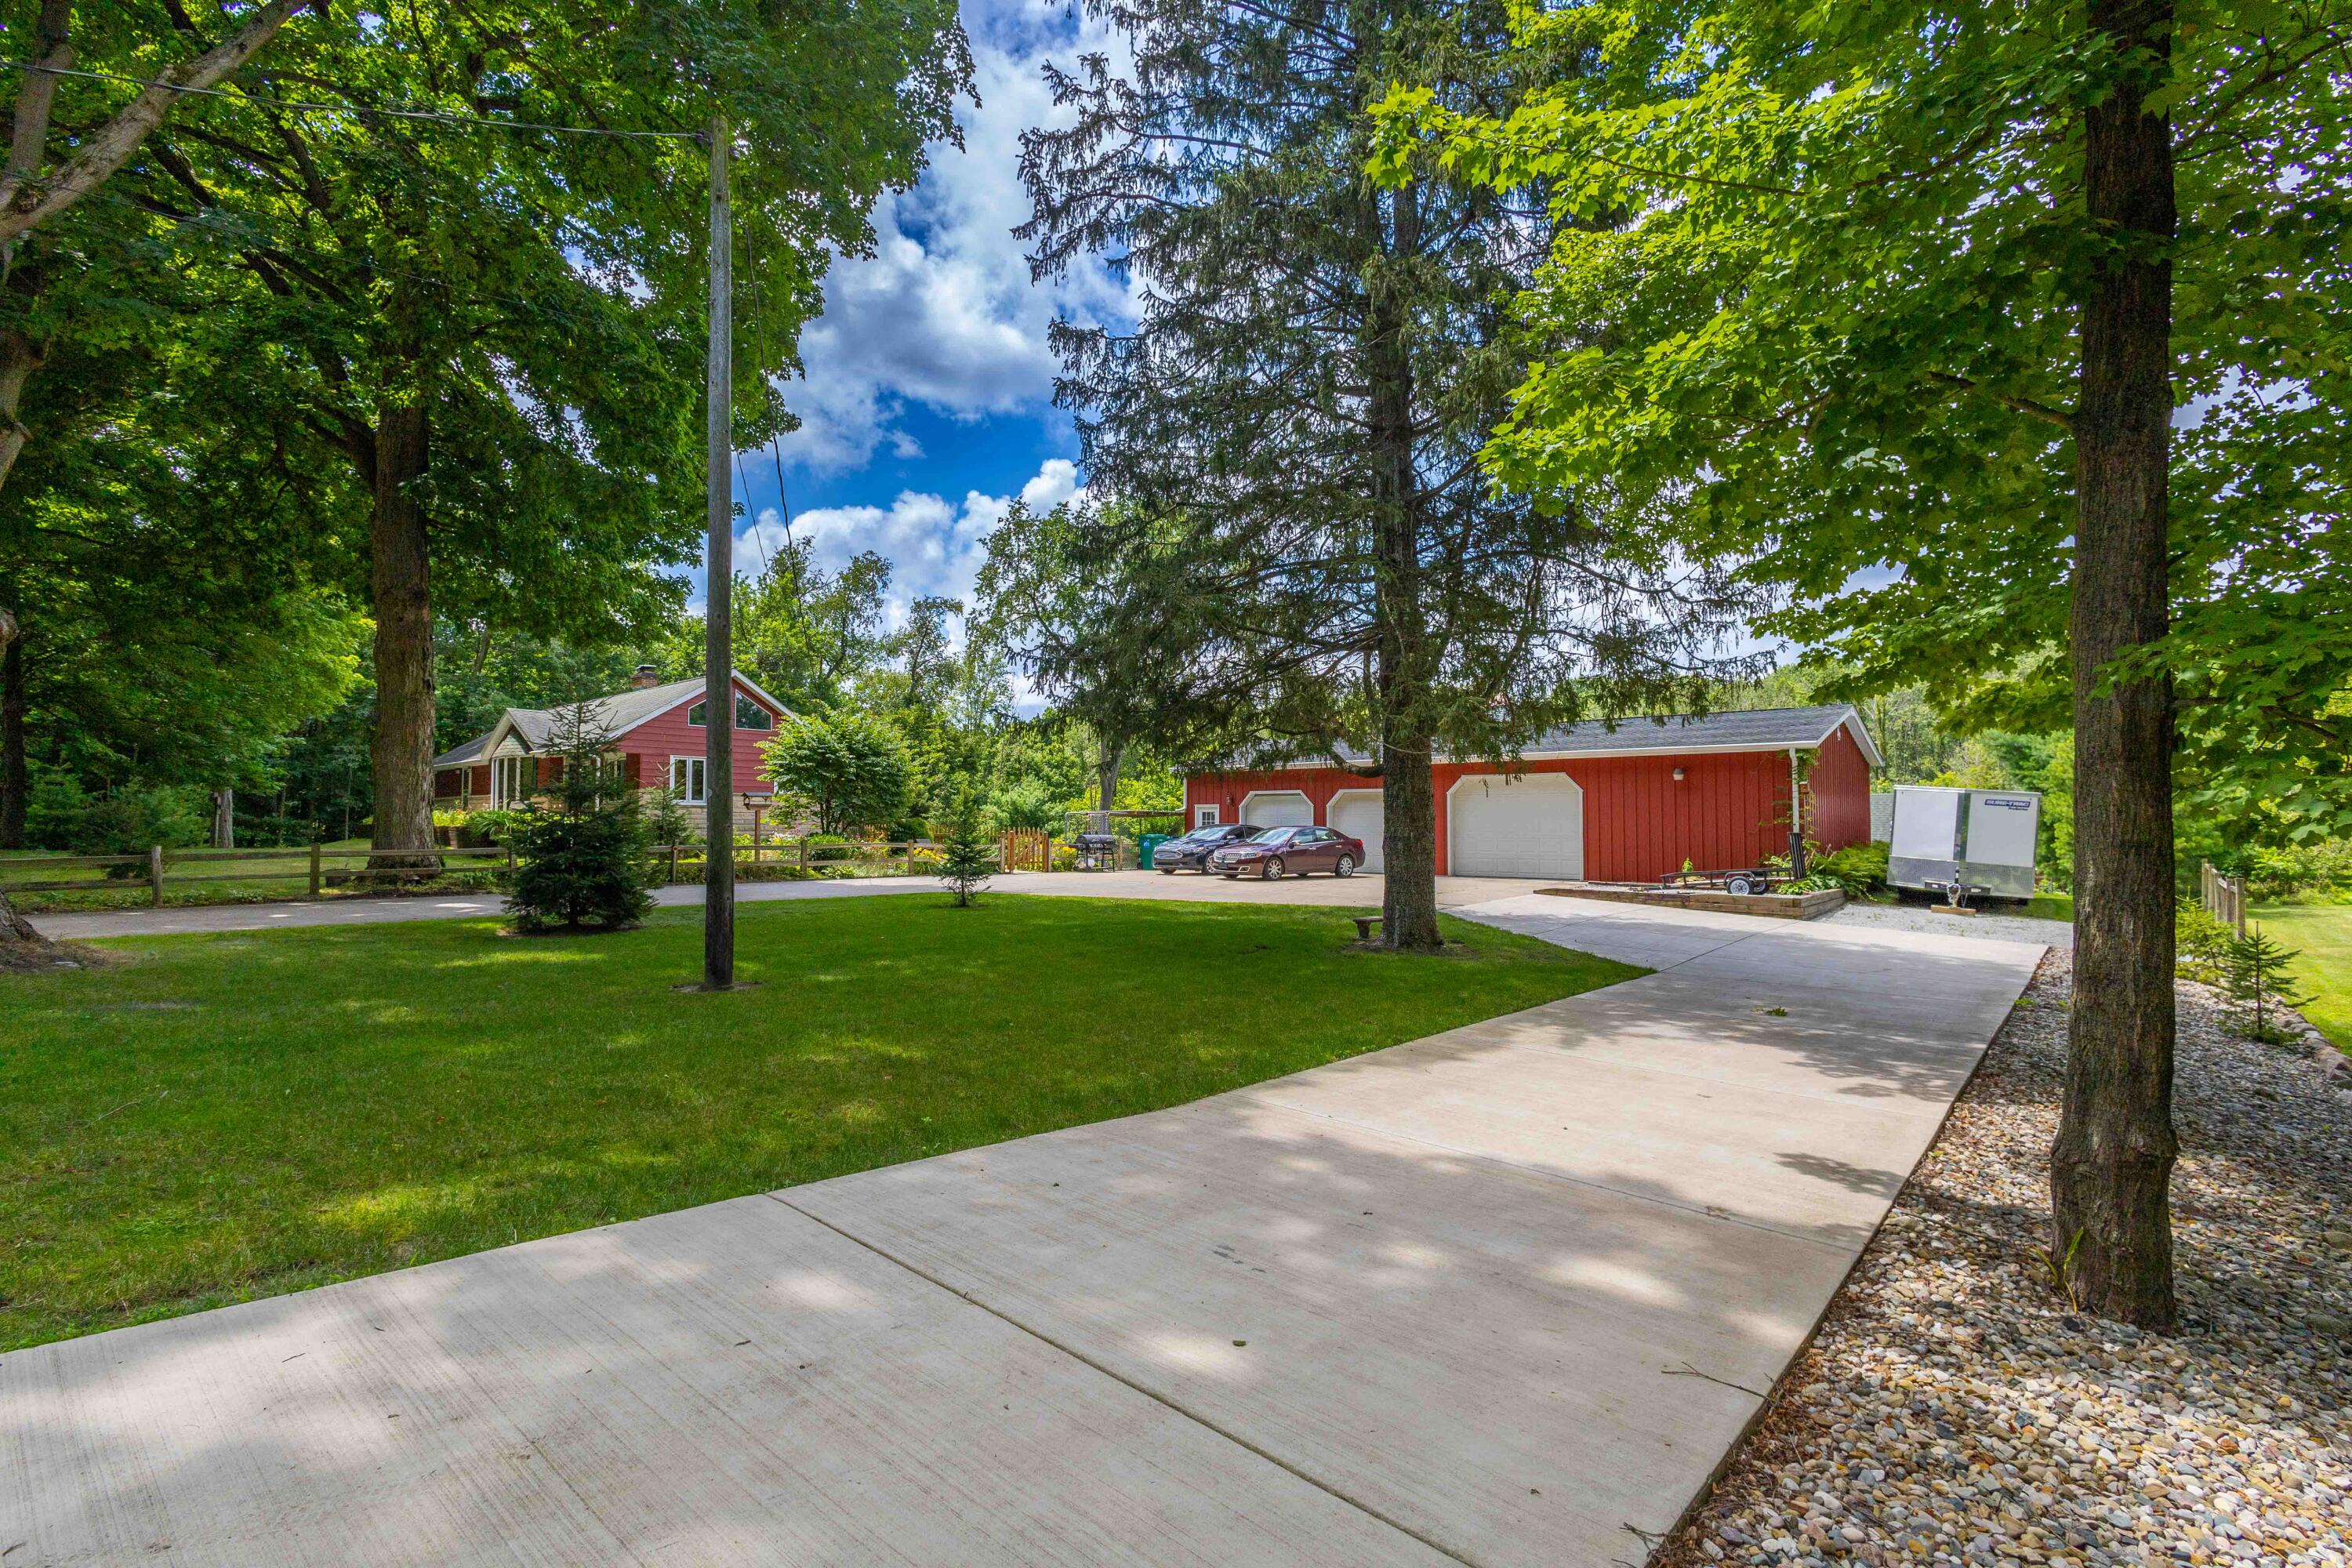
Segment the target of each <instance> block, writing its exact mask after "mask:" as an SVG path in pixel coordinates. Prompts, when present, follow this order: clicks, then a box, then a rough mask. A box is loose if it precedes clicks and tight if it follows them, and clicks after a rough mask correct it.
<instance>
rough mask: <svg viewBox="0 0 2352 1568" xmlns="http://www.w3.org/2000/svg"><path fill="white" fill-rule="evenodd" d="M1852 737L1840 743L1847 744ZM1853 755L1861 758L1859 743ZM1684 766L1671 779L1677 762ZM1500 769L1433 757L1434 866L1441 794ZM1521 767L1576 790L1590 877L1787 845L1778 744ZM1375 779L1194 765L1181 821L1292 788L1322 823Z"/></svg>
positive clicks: (1732, 861)
mask: <svg viewBox="0 0 2352 1568" xmlns="http://www.w3.org/2000/svg"><path fill="white" fill-rule="evenodd" d="M1851 743H1852V742H1848V744H1849V745H1851ZM1854 754H1855V757H1856V759H1857V760H1859V759H1860V756H1861V753H1860V752H1859V751H1858V750H1857V751H1856V752H1855V753H1854ZM1678 767H1679V768H1681V769H1682V770H1683V776H1682V777H1681V778H1680V779H1676V778H1675V776H1674V774H1675V769H1676V768H1678ZM1499 771H1501V770H1499V769H1496V768H1495V767H1494V766H1492V765H1490V764H1488V763H1439V764H1438V765H1437V767H1436V770H1435V772H1436V775H1437V780H1436V782H1437V795H1438V811H1437V868H1438V870H1439V872H1440V873H1441V874H1443V873H1446V872H1448V871H1449V870H1450V868H1451V865H1452V859H1451V849H1452V847H1451V845H1450V844H1449V843H1448V842H1447V826H1448V825H1447V822H1446V816H1447V813H1446V795H1447V792H1448V791H1450V790H1451V789H1452V788H1453V787H1454V782H1455V781H1456V780H1458V779H1460V778H1462V777H1463V776H1464V775H1465V774H1468V773H1497V772H1499ZM1527 771H1528V772H1529V773H1567V774H1568V775H1570V777H1571V778H1573V779H1575V780H1576V782H1577V784H1579V785H1580V787H1581V788H1582V789H1583V791H1584V874H1585V876H1586V877H1588V878H1590V879H1593V880H1595V881H1610V882H1618V881H1647V880H1650V879H1654V878H1657V877H1662V876H1664V875H1665V874H1666V873H1667V872H1669V871H1676V870H1680V869H1681V868H1682V864H1683V862H1684V861H1685V859H1687V860H1689V861H1690V862H1691V863H1692V865H1694V866H1695V867H1696V868H1699V869H1701V870H1720V869H1723V868H1729V867H1735V866H1753V865H1756V864H1758V863H1759V862H1760V861H1761V860H1762V859H1763V858H1764V857H1765V856H1767V855H1771V854H1783V853H1786V852H1787V849H1788V845H1789V826H1788V823H1789V754H1788V753H1787V752H1696V753H1688V754H1685V755H1682V756H1664V757H1580V758H1577V759H1574V760H1570V761H1550V762H1532V763H1528V764H1527ZM1371 782H1373V781H1370V780H1366V779H1362V778H1360V777H1358V776H1357V775H1355V774H1353V773H1347V772H1344V771H1342V770H1340V769H1338V768H1294V769H1279V770H1275V771H1271V772H1264V773H1259V772H1251V773H1195V774H1192V776H1191V777H1189V778H1187V779H1186V780H1185V781H1184V819H1185V821H1186V823H1187V824H1190V823H1191V822H1192V821H1193V820H1194V818H1195V816H1196V814H1197V808H1198V807H1200V806H1202V805H1213V806H1215V807H1216V808H1217V819H1218V820H1219V821H1221V822H1234V821H1238V820H1239V819H1240V809H1241V802H1242V799H1243V797H1244V796H1245V795H1248V794H1250V792H1251V791H1253V790H1265V789H1295V790H1297V791H1299V792H1301V793H1302V794H1304V795H1306V796H1307V799H1308V800H1309V801H1311V802H1313V803H1314V806H1315V820H1316V821H1318V822H1325V821H1327V820H1328V817H1327V815H1326V814H1327V813H1328V810H1329V807H1330V802H1331V796H1332V795H1334V794H1335V793H1337V792H1338V791H1339V790H1343V789H1362V788H1364V787H1366V785H1367V784H1370V783H1371ZM1862 800H1863V805H1862V810H1863V834H1864V837H1868V836H1869V812H1870V800H1869V774H1868V770H1867V769H1864V774H1863V793H1862Z"/></svg>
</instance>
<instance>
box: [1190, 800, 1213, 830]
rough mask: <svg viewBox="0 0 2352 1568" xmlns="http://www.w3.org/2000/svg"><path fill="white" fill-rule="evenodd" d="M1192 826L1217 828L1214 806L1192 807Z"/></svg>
mask: <svg viewBox="0 0 2352 1568" xmlns="http://www.w3.org/2000/svg"><path fill="white" fill-rule="evenodd" d="M1192 826H1194V827H1214V826H1217V808H1216V807H1215V806H1213V805H1196V806H1194V807H1193V808H1192Z"/></svg>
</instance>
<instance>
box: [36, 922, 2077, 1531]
mask: <svg viewBox="0 0 2352 1568" xmlns="http://www.w3.org/2000/svg"><path fill="white" fill-rule="evenodd" d="M1039 880H1041V881H1044V880H1049V879H1039ZM1050 880H1054V881H1064V880H1073V881H1074V880H1080V879H1059V878H1056V879H1050ZM1490 886H1491V885H1490ZM1366 891H1370V889H1366ZM1571 905H1574V907H1566V906H1571ZM1467 912H1469V913H1471V914H1472V915H1473V917H1474V918H1476V919H1480V920H1486V921H1493V922H1494V923H1496V924H1498V925H1504V926H1508V927H1511V928H1513V929H1517V930H1522V931H1532V932H1534V933H1536V934H1538V935H1543V936H1547V937H1550V938H1553V939H1555V940H1568V941H1570V942H1572V943H1573V945H1576V946H1579V947H1583V948H1587V949H1589V950H1592V951H1599V952H1610V953H1612V954H1615V955H1618V956H1623V957H1627V958H1633V959H1636V960H1638V961H1640V962H1643V963H1652V964H1656V965H1659V966H1660V968H1659V970H1658V973H1654V974H1651V975H1648V976H1645V977H1643V978H1642V979H1639V980H1635V981H1632V982H1628V983H1626V984H1621V985H1616V986H1612V987H1610V988H1608V989H1606V990H1603V991H1598V992H1593V993H1590V994H1585V995H1582V996H1578V997H1572V998H1569V999H1566V1000H1564V1001H1560V1002H1556V1003H1552V1004H1549V1005H1544V1006H1541V1007H1537V1008H1534V1009H1531V1010H1529V1011H1528V1012H1524V1013H1519V1014H1515V1015H1511V1016H1507V1017H1503V1018H1497V1019H1492V1020H1489V1021H1487V1022H1486V1023H1482V1024H1476V1025H1473V1026H1468V1027H1465V1028H1462V1029H1457V1030H1454V1031H1453V1032H1451V1033H1448V1034H1444V1035H1439V1036H1434V1037H1430V1038H1427V1039H1423V1040H1419V1041H1415V1042H1412V1043H1411V1044H1408V1045H1403V1046H1399V1047H1393V1048H1391V1049H1389V1050H1384V1051H1380V1052H1376V1053H1373V1054H1371V1055H1369V1056H1365V1057H1360V1058H1353V1059H1350V1060H1349V1061H1345V1062H1339V1063H1335V1064H1333V1065H1331V1066H1328V1067H1324V1068H1316V1069H1314V1070H1312V1071H1309V1072H1304V1073H1300V1074H1297V1075H1295V1076H1293V1077H1290V1078H1286V1079H1277V1080H1275V1081H1273V1082H1270V1083H1265V1084H1261V1085H1258V1086H1255V1087H1254V1088H1251V1089H1243V1090H1239V1091H1236V1092H1234V1093H1231V1094H1226V1095H1222V1096H1218V1097H1216V1098H1213V1099H1211V1100H1201V1101H1197V1102H1195V1103H1193V1104H1191V1105H1187V1106H1182V1107H1179V1108H1177V1109H1174V1110H1165V1111H1160V1112H1155V1113H1152V1114H1150V1115H1145V1116H1139V1117H1133V1118H1129V1119H1126V1120H1123V1121H1111V1122H1105V1123H1099V1124H1097V1125H1094V1126H1089V1127H1082V1128H1075V1129H1071V1130H1068V1131H1062V1132H1055V1133H1049V1134H1045V1135H1043V1136H1040V1137H1035V1138H1029V1139H1023V1140H1020V1141H1017V1142H1010V1143H1003V1144H998V1145H994V1146H992V1147H989V1148H984V1149H975V1150H971V1151H967V1152H963V1153H961V1154H954V1155H949V1156H945V1157H942V1158H940V1159H935V1160H928V1161H923V1162H919V1163H913V1164H908V1165H900V1166H895V1167H891V1168H888V1169H885V1170H880V1171H873V1172H867V1173H862V1174H858V1175H853V1176H845V1177H841V1178H838V1179H835V1180H834V1181H830V1182H823V1183H817V1184H811V1185H807V1186H803V1187H797V1188H792V1189H788V1190H786V1191H783V1192H781V1193H777V1194H770V1195H768V1196H765V1197H752V1198H744V1199H739V1200H736V1201H733V1202H730V1203H723V1204H717V1205H709V1206H708V1207H704V1208H699V1209H693V1210H688V1211H685V1212H683V1213H679V1214H673V1215H662V1216H659V1217H656V1218H652V1219H646V1220H639V1221H635V1222H634V1223H630V1224H625V1225H618V1226H606V1227H604V1228H602V1229H598V1230H593V1231H586V1232H581V1233H578V1234H575V1235H572V1236H565V1237H552V1238H550V1239H547V1240H544V1241H537V1242H531V1243H527V1244H525V1245H523V1246H520V1247H508V1248H503V1249H501V1250H499V1251H496V1252H488V1253H483V1254H478V1255H477V1256H474V1257H471V1258H457V1259H453V1260H451V1261H449V1262H446V1263H438V1264H433V1265H429V1266H427V1267H425V1268H414V1269H408V1270H404V1271H402V1272H400V1273H395V1274H389V1275H383V1276H380V1277H377V1278H374V1279H363V1280H358V1281H354V1282H352V1283H349V1284H345V1285H337V1286H331V1287H328V1288H326V1289H318V1290H312V1291H310V1292H307V1293H304V1294H301V1295H298V1296H290V1297H284V1298H279V1299H277V1300H268V1301H260V1302H255V1303H251V1304H248V1305H246V1306H239V1307H232V1308H227V1309H225V1310H219V1311H214V1312H206V1313H203V1314H199V1315H196V1316H194V1317H189V1318H184V1319H180V1320H176V1321H169V1322H163V1323H156V1324H152V1325H147V1326H144V1327H140V1328H132V1329H124V1330H120V1331H114V1332H111V1333H106V1334H100V1335H94V1336H91V1337H89V1338H87V1339H82V1340H77V1341H69V1342H65V1343H62V1344H58V1345H51V1346H44V1347H40V1348H37V1349H35V1350H31V1351H25V1352H16V1353H13V1354H10V1355H8V1356H6V1357H5V1358H0V1500H5V1508H0V1533H5V1536H6V1539H5V1540H0V1549H5V1548H8V1547H9V1546H10V1545H11V1543H12V1542H16V1541H19V1540H21V1541H22V1542H24V1543H25V1545H24V1549H23V1550H22V1551H21V1552H14V1551H12V1552H9V1553H8V1555H7V1563H8V1564H9V1568H16V1565H17V1564H19V1563H25V1564H52V1563H122V1562H128V1561H142V1562H145V1561H165V1562H183V1563H223V1564H229V1563H236V1564H276V1563H286V1564H294V1563H315V1562H320V1561H334V1562H337V1563H353V1564H375V1563H677V1564H700V1563H793V1564H805V1563H877V1562H887V1563H1072V1564H1076V1563H1189V1564H1212V1563H1216V1564H1223V1563H1351V1564H1352V1563H1444V1562H1448V1561H1451V1562H1456V1563H1493V1564H1507V1563H1514V1564H1515V1563H1530V1564H1532V1563H1547V1564H1558V1563H1570V1564H1577V1565H1579V1568H1586V1565H1590V1568H1603V1565H1606V1564H1609V1563H1640V1562H1642V1561H1643V1558H1644V1557H1645V1556H1646V1555H1647V1552H1648V1544H1647V1543H1648V1542H1650V1541H1651V1540H1653V1539H1654V1537H1655V1536H1656V1535H1657V1534H1658V1533H1659V1532H1661V1531H1665V1530H1667V1529H1668V1528H1669V1527H1670V1526H1671V1525H1672V1523H1673V1522H1674V1521H1675V1518H1676V1517H1677V1515H1678V1514H1679V1513H1680V1511H1681V1510H1682V1509H1683V1507H1684V1506H1685V1503H1687V1502H1688V1501H1689V1500H1691V1499H1692V1498H1693V1496H1694V1495H1696V1493H1697V1492H1698V1490H1699V1489H1701V1488H1703V1487H1704V1485H1705V1484H1706V1479H1707V1478H1708V1476H1709V1474H1710V1473H1711V1472H1712V1470H1713V1468H1714V1467H1715V1465H1716V1464H1717V1461H1718V1460H1719V1459H1720V1458H1721V1457H1722V1456H1723V1454H1724V1453H1725V1451H1726V1450H1727V1447H1729V1446H1730V1445H1731V1444H1732V1443H1733V1442H1734V1441H1736V1440H1737V1438H1738V1436H1739V1435H1740V1433H1741V1432H1742V1431H1743V1430H1744V1428H1745V1426H1746V1425H1747V1424H1748V1421H1749V1420H1750V1419H1751V1417H1752V1416H1753V1415H1755V1413H1756V1411H1757V1409H1758V1408H1759V1399H1760V1396H1761V1394H1762V1393H1763V1391H1765V1390H1767V1389H1769V1386H1770V1384H1771V1383H1772V1381H1773V1380H1774V1379H1775V1378H1776V1377H1777V1376H1778V1375H1779V1374H1780V1372H1781V1370H1782V1369H1783V1367H1785V1366H1786V1364H1787V1363H1788V1361H1789V1359H1790V1356H1791V1355H1792V1354H1793V1353H1794V1352H1795V1351H1796V1350H1797V1349H1798V1348H1799V1347H1800V1346H1801V1344H1802V1342H1803V1341H1804V1339H1805V1338H1806V1336H1807V1335H1808V1334H1809V1333H1810V1331H1811V1328H1812V1325H1813V1323H1814V1322H1815V1321H1816V1320H1817V1318H1818V1316H1819V1314H1820V1312H1821V1311H1822V1309H1823V1307H1824V1306H1825V1305H1826V1304H1827V1302H1828V1300H1829V1298H1830V1296H1831V1294H1832V1291H1833V1290H1834V1289H1835V1288H1836V1286H1837V1284H1838V1282H1839V1280H1840V1279H1843V1276H1844V1274H1845V1272H1846V1269H1847V1268H1848V1267H1849V1266H1850V1265H1851V1263H1852V1262H1853V1258H1854V1257H1855V1255H1856V1253H1857V1252H1858V1251H1859V1249H1860V1247H1862V1245H1863V1243H1864V1240H1865V1239H1866V1238H1867V1237H1868V1236H1869V1235H1870V1233H1871V1232H1872V1230H1873V1229H1874V1227H1875V1226H1876V1225H1877V1223H1878V1221H1879V1219H1880V1217H1881V1216H1882V1215H1883V1214H1884V1213H1885V1207H1886V1205H1887V1202H1888V1200H1889V1198H1890V1197H1891V1196H1892V1195H1893V1194H1894V1193H1895V1190H1896V1188H1897V1187H1898V1186H1899V1185H1900V1184H1901V1183H1902V1181H1903V1179H1904V1177H1905V1175H1906V1173H1907V1172H1908V1171H1909V1170H1910V1168H1911V1166H1912V1164H1913V1163H1915V1162H1916V1160H1917V1158H1918V1156H1919V1154H1920V1153H1921V1152H1922V1151H1923V1150H1924V1148H1925V1147H1926V1145H1927V1142H1928V1141H1929V1139H1930V1138H1931V1136H1932V1135H1933V1133H1934V1131H1935V1130H1936V1128H1937V1124H1938V1123H1939V1122H1940V1121H1941V1119H1942V1117H1943V1115H1944V1112H1945V1110H1946V1109H1947V1107H1948V1105H1949V1103H1950V1101H1951V1099H1952V1097H1953V1096H1954V1094H1956V1093H1957V1092H1958V1089H1959V1087H1960V1085H1961V1084H1962V1082H1963V1081H1964V1080H1965V1079H1966V1078H1967V1076H1968V1074H1969V1071H1970V1070H1971V1069H1972V1068H1973V1067H1974V1065H1975V1063H1976V1061H1977V1059H1978V1057H1979V1054H1980V1053H1981V1050H1982V1048H1983V1047H1984V1045H1985V1044H1986V1042H1987V1041H1988V1040H1989V1039H1990V1037H1991V1035H1992V1033H1993V1031H1994V1030H1995V1029H1996V1028H1997V1027H1998V1026H1999V1025H2000V1021H2001V1019H2002V1018H2003V1017H2004V1016H2006V1015H2007V1013H2008V1010H2009V1008H2010V1006H2011V1004H2012V1002H2013V1000H2014V999H2015V997H2016V995H2017V994H2018V992H2019V991H2020V989H2021V987H2022V985H2023V984H2024V982H2025V980H2026V978H2027V977H2028V975H2029V973H2030V972H2031V970H2032V966H2033V964H2034V963H2035V961H2036V960H2037V959H2038V957H2039V955H2040V952H2041V950H2040V949H2039V948H2038V947H2034V946H2031V945H2027V944H2012V943H2005V942H1990V941H1982V940H1970V939H1955V938H1948V937H1942V936H1937V935H1927V934H1919V933H1912V932H1903V931H1882V930H1877V929H1871V928H1853V927H1832V926H1827V925H1822V924H1811V925H1801V924H1797V923H1795V922H1790V921H1750V920H1743V919H1741V918H1740V917H1738V916H1708V915H1700V914H1691V913H1686V912H1682V911H1663V910H1641V909H1637V908H1634V907H1633V906H1619V905H1600V904H1581V905H1578V904H1575V901H1573V900H1560V899H1547V898H1538V897H1518V898H1509V899H1505V900H1497V901H1492V902H1488V903H1486V904H1483V905H1479V906H1477V907H1475V909H1472V910H1468V911H1467Z"/></svg>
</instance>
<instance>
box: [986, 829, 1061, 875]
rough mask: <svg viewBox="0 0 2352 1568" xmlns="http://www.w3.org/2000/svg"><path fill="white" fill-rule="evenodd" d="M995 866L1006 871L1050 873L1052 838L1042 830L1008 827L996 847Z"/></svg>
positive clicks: (1052, 857) (1052, 866)
mask: <svg viewBox="0 0 2352 1568" xmlns="http://www.w3.org/2000/svg"><path fill="white" fill-rule="evenodd" d="M996 864H997V865H998V867H999V868H1002V869H1003V870H1007V871H1050V870H1052V869H1053V868H1054V837H1053V835H1052V834H1050V833H1047V832H1045V830H1044V829H1042V828H1036V827H1008V828H1006V829H1005V830H1004V838H1003V842H1002V843H1000V844H999V845H998V846H997V852H996Z"/></svg>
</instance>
